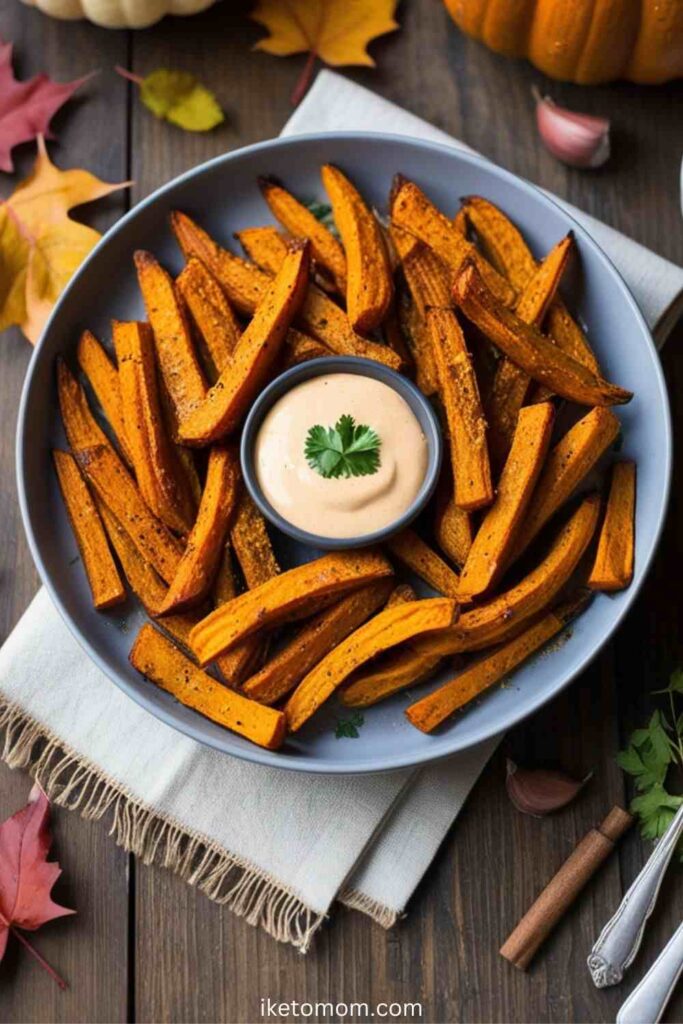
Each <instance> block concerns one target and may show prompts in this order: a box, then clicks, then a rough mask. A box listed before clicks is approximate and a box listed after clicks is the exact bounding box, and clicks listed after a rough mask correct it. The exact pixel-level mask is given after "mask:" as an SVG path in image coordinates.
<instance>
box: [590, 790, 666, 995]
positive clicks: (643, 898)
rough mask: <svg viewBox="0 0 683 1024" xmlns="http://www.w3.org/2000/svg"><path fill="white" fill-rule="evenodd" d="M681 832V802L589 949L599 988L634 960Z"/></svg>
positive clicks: (618, 977) (620, 975)
mask: <svg viewBox="0 0 683 1024" xmlns="http://www.w3.org/2000/svg"><path fill="white" fill-rule="evenodd" d="M681 833H683V804H682V805H681V806H680V807H679V809H678V811H677V812H676V814H675V816H674V818H673V820H672V822H671V824H670V825H669V827H668V829H667V830H666V832H665V833H664V835H663V836H662V838H661V839H660V840H659V842H658V843H657V845H656V847H655V849H654V852H653V853H652V854H651V856H650V858H649V859H648V861H647V863H646V865H645V867H644V868H643V870H642V871H641V872H640V874H639V875H638V877H637V878H636V880H635V882H634V883H633V885H632V886H631V888H630V889H629V890H628V892H627V893H626V895H625V896H624V898H623V900H622V901H621V903H620V905H619V909H618V910H617V912H616V914H615V915H614V917H612V918H611V920H609V921H608V922H607V924H606V925H605V927H604V928H603V929H602V932H601V933H600V936H599V938H598V941H597V942H596V943H595V945H594V946H593V949H592V950H591V952H590V955H589V957H588V970H589V971H590V974H591V977H592V979H593V983H594V984H595V985H596V986H597V987H598V988H606V987H607V986H608V985H617V984H618V983H619V982H620V981H621V979H622V978H623V976H624V971H625V970H626V969H627V968H628V967H629V966H630V964H631V963H632V962H633V959H634V957H635V955H636V953H637V952H638V949H639V948H640V943H641V941H642V938H643V932H644V931H645V925H646V923H647V919H648V917H649V916H650V914H651V913H652V911H653V909H654V905H655V903H656V902H657V896H658V894H659V889H660V886H661V884H662V879H663V878H664V873H665V872H666V869H667V867H668V865H669V861H670V860H671V855H672V854H673V852H674V849H675V846H676V843H677V842H678V839H679V837H680V836H681Z"/></svg>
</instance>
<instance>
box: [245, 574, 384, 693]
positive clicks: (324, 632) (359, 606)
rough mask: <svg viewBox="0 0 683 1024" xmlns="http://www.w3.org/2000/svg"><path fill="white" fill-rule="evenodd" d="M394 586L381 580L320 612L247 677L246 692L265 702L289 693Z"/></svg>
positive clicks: (377, 606)
mask: <svg viewBox="0 0 683 1024" xmlns="http://www.w3.org/2000/svg"><path fill="white" fill-rule="evenodd" d="M391 586H392V583H391V580H381V581H380V582H379V583H373V584H371V585H370V586H369V587H363V588H362V589H361V590H357V591H355V593H353V594H349V595H348V597H344V598H342V600H341V601H339V602H338V603H337V604H334V605H332V607H331V608H326V609H325V611H322V612H319V613H318V615H316V616H314V618H312V619H311V620H310V621H309V622H307V623H306V624H305V625H304V626H303V627H302V629H301V630H300V631H299V632H298V633H297V634H296V635H295V636H294V637H293V638H292V639H291V640H290V641H289V643H287V644H286V645H285V646H284V647H283V648H282V650H280V651H278V653H277V654H276V655H274V657H272V658H271V659H270V660H269V661H268V662H267V663H266V664H265V665H264V666H263V668H262V669H261V670H260V671H259V672H257V673H256V675H253V676H252V677H251V679H248V680H247V681H246V683H245V684H244V686H243V688H242V689H243V692H244V693H245V694H246V696H247V697H251V698H252V700H258V701H260V702H261V703H262V704H274V703H275V702H276V701H278V700H280V698H281V697H284V696H286V694H288V693H289V692H290V690H293V689H294V687H295V686H297V685H298V683H300V682H301V680H302V679H303V678H304V676H305V675H306V674H307V673H308V672H309V671H310V670H311V669H312V668H313V667H314V666H315V665H317V664H318V662H319V661H321V660H322V658H324V657H325V656H326V655H327V654H328V653H329V652H330V651H331V650H332V649H333V648H334V647H336V646H337V644H340V643H341V642H342V640H345V639H346V637H347V636H348V635H349V634H350V633H352V632H353V631H354V629H356V628H357V627H358V626H360V625H361V624H362V623H363V622H365V620H366V619H368V618H369V617H370V616H371V615H372V614H374V612H376V611H377V610H378V609H379V608H381V607H382V605H383V604H384V603H385V601H386V600H387V596H388V595H389V591H390V589H391ZM387 603H388V602H387Z"/></svg>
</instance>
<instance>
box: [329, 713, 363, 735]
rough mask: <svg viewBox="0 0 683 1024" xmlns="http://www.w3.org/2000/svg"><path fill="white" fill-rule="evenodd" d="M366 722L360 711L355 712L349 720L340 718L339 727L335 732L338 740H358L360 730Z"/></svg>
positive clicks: (338, 720)
mask: <svg viewBox="0 0 683 1024" xmlns="http://www.w3.org/2000/svg"><path fill="white" fill-rule="evenodd" d="M364 722H365V719H364V717H363V715H361V713H360V712H359V711H354V712H353V714H352V715H351V716H350V717H349V718H338V719H337V727H336V729H335V730H334V735H335V736H336V737H337V739H338V740H342V739H352V740H357V739H358V730H359V729H360V727H361V725H363V723H364Z"/></svg>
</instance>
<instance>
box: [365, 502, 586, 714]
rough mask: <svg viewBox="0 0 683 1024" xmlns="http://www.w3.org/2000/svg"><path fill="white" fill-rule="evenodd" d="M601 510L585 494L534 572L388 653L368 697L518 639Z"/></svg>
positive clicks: (567, 572)
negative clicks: (439, 629) (458, 657)
mask: <svg viewBox="0 0 683 1024" xmlns="http://www.w3.org/2000/svg"><path fill="white" fill-rule="evenodd" d="M599 512H600V501H599V499H598V497H597V495H589V496H588V497H587V498H585V499H584V500H583V502H582V503H581V505H580V506H579V507H578V509H577V510H576V512H575V513H574V514H573V515H572V517H571V518H570V519H569V521H568V522H567V523H566V524H565V526H564V527H563V528H562V529H561V530H560V532H559V533H558V534H557V536H556V537H555V539H554V540H553V542H552V544H551V546H550V548H549V550H548V552H547V554H546V556H545V558H544V559H543V560H542V561H541V562H540V563H539V565H538V566H537V567H536V568H535V569H533V570H532V571H531V572H530V573H529V574H528V575H527V576H525V577H524V578H523V579H522V580H520V582H519V583H518V584H516V585H515V586H514V587H512V588H511V589H510V590H508V591H506V592H505V593H502V594H500V595H499V596H498V597H495V598H492V599H491V600H490V601H488V602H487V603H486V604H483V605H481V606H479V607H477V608H472V609H471V610H470V611H466V612H463V613H462V614H461V616H460V619H459V621H458V623H457V625H456V626H454V627H452V628H451V629H447V630H445V631H444V632H443V633H441V634H438V633H436V634H434V636H433V637H424V638H420V639H418V640H416V641H415V642H414V643H410V644H406V645H405V647H404V648H400V649H398V650H396V651H392V652H391V653H390V654H389V655H388V656H387V657H386V658H384V659H382V661H381V663H379V664H378V665H377V666H376V668H375V669H374V670H372V671H370V672H368V681H367V686H368V690H367V693H368V694H369V695H370V696H373V695H377V699H378V700H379V699H383V698H384V697H388V696H390V695H391V694H392V693H396V692H397V691H398V690H403V689H405V688H406V687H407V686H411V685H413V684H415V683H417V682H420V681H421V680H423V679H425V678H427V677H428V676H429V675H430V674H431V672H432V671H435V670H436V668H437V666H438V664H439V662H440V661H441V659H442V658H445V657H448V656H450V655H453V654H460V653H463V652H465V651H478V650H482V649H483V648H485V647H490V646H491V645H492V644H498V643H502V642H503V641H504V640H508V639H509V638H510V637H512V636H516V635H517V633H519V631H520V629H523V628H524V625H525V623H527V622H528V621H529V620H530V619H531V618H533V617H534V616H536V615H539V614H540V613H541V612H543V611H545V609H547V608H548V607H549V606H550V604H551V603H552V602H553V601H554V600H555V598H556V597H557V595H558V594H559V593H560V591H561V590H562V589H563V587H564V586H565V585H566V584H567V582H568V581H569V579H570V578H571V576H572V575H573V573H574V570H575V569H576V567H577V565H578V563H579V561H580V559H581V557H582V555H583V553H584V552H585V550H586V548H587V547H588V544H589V543H590V541H591V538H592V536H593V534H594V533H595V528H596V526H597V522H598V515H599ZM430 659H431V660H430ZM373 676H374V679H372V678H371V677H373ZM359 685H360V682H359ZM361 692H362V693H365V692H366V691H365V690H364V689H363V690H361Z"/></svg>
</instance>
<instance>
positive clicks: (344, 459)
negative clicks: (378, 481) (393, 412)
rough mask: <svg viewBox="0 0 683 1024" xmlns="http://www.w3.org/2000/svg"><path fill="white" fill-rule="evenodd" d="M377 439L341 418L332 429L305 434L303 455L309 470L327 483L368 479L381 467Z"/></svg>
mask: <svg viewBox="0 0 683 1024" xmlns="http://www.w3.org/2000/svg"><path fill="white" fill-rule="evenodd" d="M381 444H382V442H381V441H380V438H379V435H378V434H377V433H376V432H375V431H374V430H373V429H372V428H371V427H368V426H366V424H364V423H361V424H357V423H356V421H355V420H354V418H353V416H340V417H339V419H338V420H337V422H336V423H335V425H334V427H322V426H320V424H317V425H316V426H314V427H311V428H310V430H309V431H308V433H307V434H306V441H305V443H304V455H305V456H306V461H307V462H308V465H309V466H310V467H311V469H314V470H315V471H316V473H320V476H323V477H325V478H326V479H327V480H331V479H337V478H338V477H342V476H343V477H351V476H371V475H372V474H373V473H376V472H377V470H378V469H379V467H380V448H381Z"/></svg>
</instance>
